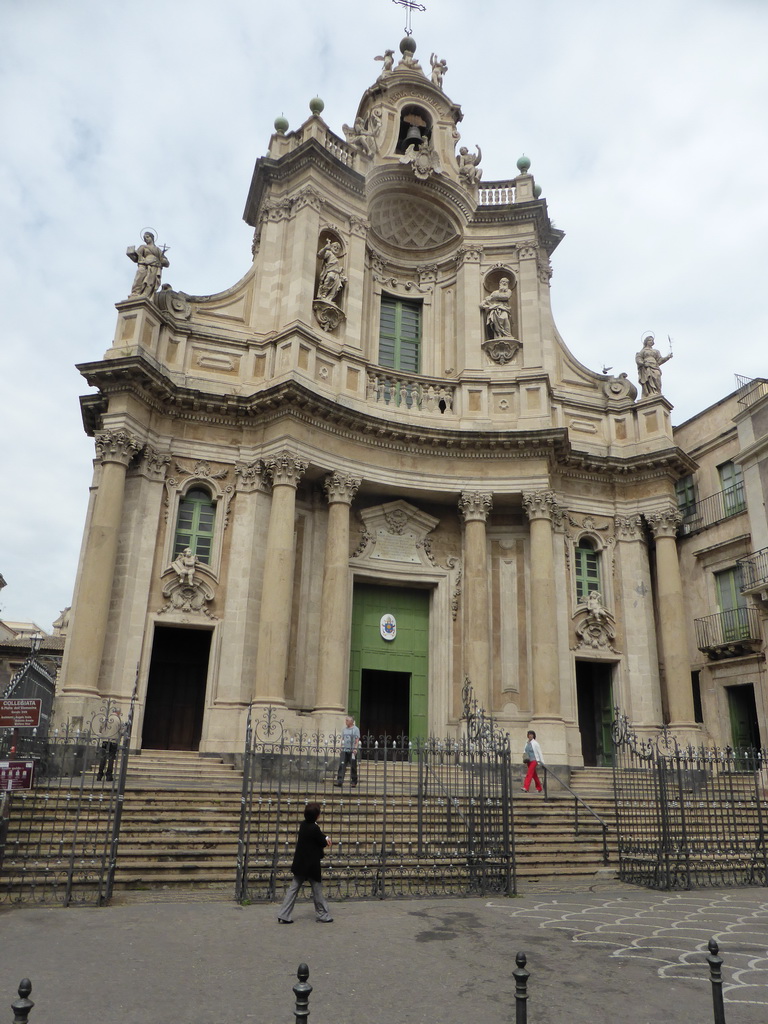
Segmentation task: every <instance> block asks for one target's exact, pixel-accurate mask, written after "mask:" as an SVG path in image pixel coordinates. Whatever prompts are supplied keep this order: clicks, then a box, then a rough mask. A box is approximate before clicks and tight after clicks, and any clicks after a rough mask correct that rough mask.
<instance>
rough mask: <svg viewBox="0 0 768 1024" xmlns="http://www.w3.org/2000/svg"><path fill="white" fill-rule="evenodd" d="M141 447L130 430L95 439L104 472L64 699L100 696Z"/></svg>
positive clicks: (69, 641)
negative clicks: (134, 463) (128, 490)
mask: <svg viewBox="0 0 768 1024" xmlns="http://www.w3.org/2000/svg"><path fill="white" fill-rule="evenodd" d="M142 447H143V443H142V442H141V441H139V440H138V439H137V438H135V437H133V436H132V435H131V434H129V433H128V432H127V431H125V430H105V431H103V432H102V433H100V434H98V435H97V436H96V458H97V460H98V461H99V462H100V463H101V470H100V472H99V478H98V485H97V491H96V497H95V499H94V504H93V515H92V516H91V521H90V527H89V530H88V535H87V537H86V540H85V544H84V548H83V556H82V563H81V568H80V576H79V580H78V586H77V595H76V598H75V602H74V608H73V611H72V625H71V629H70V633H69V637H68V639H67V647H66V657H65V663H64V665H63V666H62V685H61V692H62V694H69V695H75V694H82V695H93V694H98V693H99V672H100V669H101V659H102V655H103V653H104V641H105V638H106V635H107V621H108V618H109V609H110V603H111V597H112V583H113V579H114V574H115V558H116V555H117V544H118V540H119V537H120V523H121V520H122V513H123V496H124V494H125V474H126V470H127V469H128V464H129V463H130V461H131V459H132V458H133V457H134V456H135V455H136V454H137V453H138V452H139V451H141V449H142Z"/></svg>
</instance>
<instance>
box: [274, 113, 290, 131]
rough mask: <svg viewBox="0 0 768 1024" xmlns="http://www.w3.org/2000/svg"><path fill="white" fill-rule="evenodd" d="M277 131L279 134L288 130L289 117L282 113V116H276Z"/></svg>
mask: <svg viewBox="0 0 768 1024" xmlns="http://www.w3.org/2000/svg"><path fill="white" fill-rule="evenodd" d="M275 131H276V132H277V134H278V135H285V133H286V132H287V131H288V119H287V118H286V117H283V115H282V114H281V115H280V117H276V118H275Z"/></svg>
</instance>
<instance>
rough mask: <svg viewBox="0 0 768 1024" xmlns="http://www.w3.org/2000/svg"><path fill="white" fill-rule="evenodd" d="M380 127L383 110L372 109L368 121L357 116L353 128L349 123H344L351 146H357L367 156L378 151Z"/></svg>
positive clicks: (345, 132)
mask: <svg viewBox="0 0 768 1024" xmlns="http://www.w3.org/2000/svg"><path fill="white" fill-rule="evenodd" d="M380 127H381V112H380V111H379V110H372V111H371V113H370V114H369V115H368V119H367V121H366V120H365V119H364V118H362V117H356V118H355V124H354V127H353V128H350V127H349V125H348V124H345V125H342V128H343V130H344V134H345V136H346V137H347V142H348V143H349V144H350V146H355V147H356V148H357V149H359V150H361V151H362V152H363V153H365V154H366V156H373V154H374V153H375V152H376V136H377V135H378V134H379V128H380Z"/></svg>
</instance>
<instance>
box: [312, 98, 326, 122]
mask: <svg viewBox="0 0 768 1024" xmlns="http://www.w3.org/2000/svg"><path fill="white" fill-rule="evenodd" d="M309 109H310V110H311V111H312V113H313V114H314V115H315V117H318V116H319V115H320V114H322V112H323V111H324V110H325V104H324V103H323V101H322V100H321V99H320V97H319V96H315V98H314V99H311V100H310V101H309Z"/></svg>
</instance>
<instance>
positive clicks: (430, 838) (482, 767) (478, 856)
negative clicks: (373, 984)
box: [235, 707, 515, 901]
mask: <svg viewBox="0 0 768 1024" xmlns="http://www.w3.org/2000/svg"><path fill="white" fill-rule="evenodd" d="M474 712H475V717H474V718H471V717H470V718H469V719H467V728H466V733H465V735H464V736H462V737H461V738H459V739H444V740H439V739H436V738H428V739H423V740H409V739H408V738H406V737H399V738H392V737H379V738H375V737H372V736H366V737H363V738H362V740H361V744H360V763H359V776H358V783H359V784H358V785H357V786H356V787H354V788H352V786H351V783H350V780H349V776H347V780H346V781H345V784H344V787H343V788H338V787H337V786H335V785H334V782H335V781H336V773H337V768H338V764H339V756H340V755H339V740H340V738H339V737H338V736H336V735H332V736H328V737H326V736H323V735H321V734H317V733H316V734H313V735H309V736H308V735H298V736H289V735H287V734H286V732H285V729H284V726H283V723H282V721H281V720H280V719H279V717H278V716H277V714H276V712H275V710H274V708H271V707H268V708H264V709H263V710H262V711H261V714H260V715H257V714H256V713H254V714H253V715H251V716H249V720H248V732H247V740H246V749H245V755H244V769H243V789H242V801H241V816H240V830H239V837H238V858H237V878H236V888H235V897H236V899H238V900H240V901H243V900H273V899H275V898H276V896H277V895H278V894H279V893H280V892H281V891H282V889H283V888H284V887H285V886H286V885H287V884H288V883H289V882H290V878H291V875H290V864H291V860H292V856H293V850H294V846H295V839H296V830H297V828H298V825H299V821H300V820H301V812H302V810H303V807H304V805H305V803H306V802H307V801H308V800H314V801H317V802H318V803H320V804H321V806H322V814H321V818H320V825H321V827H322V828H323V831H325V832H326V833H327V834H328V835H329V836H330V837H331V839H332V841H333V846H332V847H331V849H330V850H329V853H328V855H327V856H326V858H325V860H324V861H323V884H324V888H325V889H326V892H327V894H328V895H329V897H331V898H333V899H343V898H348V897H354V898H361V899H362V898H377V899H383V898H385V897H396V896H415V895H419V896H433V895H452V896H456V895H462V894H465V895H470V894H472V895H483V894H487V893H494V894H497V895H504V894H506V895H509V894H512V893H514V891H515V875H514V857H513V822H512V801H511V792H512V791H511V759H510V748H509V738H508V736H506V735H502V734H501V733H499V732H497V731H496V730H495V729H494V728H493V727H492V726H490V727H489V720H488V719H487V718H486V717H485V716H484V715H483V713H482V712H477V709H474Z"/></svg>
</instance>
